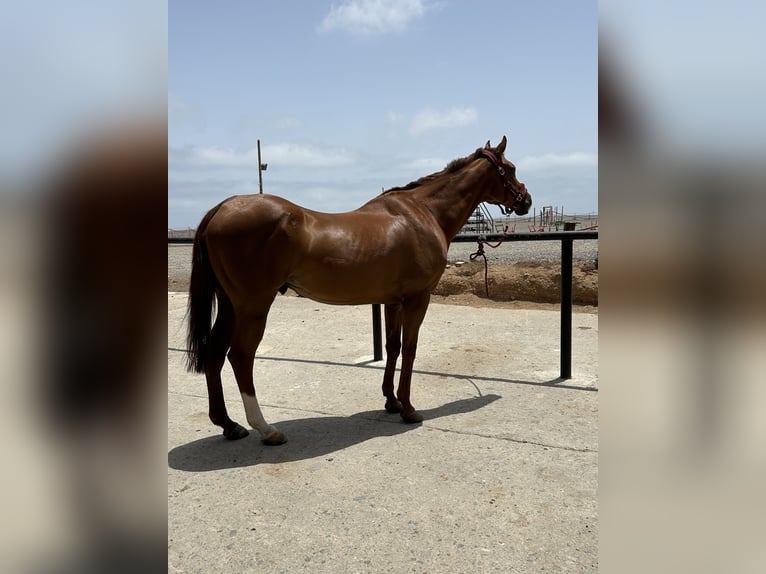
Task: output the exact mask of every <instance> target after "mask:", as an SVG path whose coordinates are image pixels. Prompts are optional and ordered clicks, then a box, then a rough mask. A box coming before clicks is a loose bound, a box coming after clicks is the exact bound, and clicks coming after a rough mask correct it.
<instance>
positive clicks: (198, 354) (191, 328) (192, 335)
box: [186, 203, 222, 373]
mask: <svg viewBox="0 0 766 574" xmlns="http://www.w3.org/2000/svg"><path fill="white" fill-rule="evenodd" d="M221 205H222V203H219V204H218V205H216V206H215V207H214V208H213V209H211V210H210V211H208V212H207V213H206V214H205V217H203V218H202V221H201V222H200V224H199V227H197V232H196V233H195V234H194V246H193V247H192V268H191V280H190V283H189V303H188V309H187V316H188V330H187V333H186V370H187V371H190V372H194V373H204V372H205V366H206V364H207V347H208V342H209V337H210V330H211V323H212V320H213V319H212V316H213V304H214V300H215V289H216V286H217V285H218V280H217V279H216V277H215V273H214V272H213V267H212V266H211V265H210V257H209V256H208V252H207V243H206V241H205V231H206V229H207V226H208V224H209V223H210V220H211V219H213V216H214V215H215V214H216V213H217V212H218V209H219V208H220V207H221Z"/></svg>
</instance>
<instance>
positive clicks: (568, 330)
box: [168, 231, 598, 379]
mask: <svg viewBox="0 0 766 574" xmlns="http://www.w3.org/2000/svg"><path fill="white" fill-rule="evenodd" d="M479 238H481V239H483V240H485V241H500V240H501V239H502V240H503V241H561V373H560V378H561V379H571V378H572V251H573V245H574V242H575V241H577V240H584V239H586V240H587V239H598V231H542V232H535V233H508V234H506V235H503V234H502V233H496V234H489V235H466V234H464V235H458V236H457V237H455V238H454V239H453V242H470V241H477V240H478V239H479ZM168 243H192V239H191V238H181V237H168ZM382 331H383V322H382V321H381V308H380V304H375V305H373V306H372V347H373V360H375V361H380V360H382V359H383V335H382Z"/></svg>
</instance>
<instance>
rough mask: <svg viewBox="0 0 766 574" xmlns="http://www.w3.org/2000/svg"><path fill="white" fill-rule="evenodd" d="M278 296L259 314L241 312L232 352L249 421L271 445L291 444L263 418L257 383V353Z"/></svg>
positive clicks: (260, 310)
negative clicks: (254, 370)
mask: <svg viewBox="0 0 766 574" xmlns="http://www.w3.org/2000/svg"><path fill="white" fill-rule="evenodd" d="M274 296H276V292H275V293H274V295H272V297H271V299H269V300H268V303H267V304H266V305H263V306H259V308H258V310H257V311H247V312H241V311H238V312H237V313H238V314H237V322H236V326H235V330H234V337H233V339H232V341H231V349H229V363H231V366H232V369H234V376H235V377H236V379H237V385H238V386H239V392H240V393H241V395H242V402H243V403H244V406H245V414H246V415H247V422H248V423H250V426H252V427H253V428H254V429H256V430H257V431H258V432H259V433H260V435H261V440H262V442H263V443H264V444H268V445H276V444H282V443H284V442H287V437H286V436H285V435H284V434H283V433H281V432H280V431H278V430H277V429H275V428H274V427H273V426H271V425H270V424H268V423H267V422H266V419H264V418H263V413H261V407H260V405H259V404H258V398H257V397H256V396H255V385H254V384H253V363H254V361H255V351H256V350H257V349H258V345H259V344H260V342H261V339H263V333H264V331H265V329H266V315H267V314H268V311H269V307H270V306H271V302H272V301H273V300H274Z"/></svg>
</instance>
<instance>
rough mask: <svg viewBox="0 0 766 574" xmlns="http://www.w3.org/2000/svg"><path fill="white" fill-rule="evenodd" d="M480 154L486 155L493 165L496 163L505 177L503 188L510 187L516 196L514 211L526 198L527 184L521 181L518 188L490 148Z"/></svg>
mask: <svg viewBox="0 0 766 574" xmlns="http://www.w3.org/2000/svg"><path fill="white" fill-rule="evenodd" d="M480 154H481V155H482V156H484V157H486V158H487V159H488V160H489V161H490V162H491V163H492V165H494V166H495V167H496V168H497V173H499V174H500V177H502V178H503V188H505V189H508V190H509V191H510V192H511V194H512V195H513V197H514V198H515V199H514V202H513V207H512V208H511V211H513V209H514V208H515V207H516V206H517V205H518V204H520V203H521V202H522V201H523V200H524V197H525V196H526V195H527V186H526V185H524V184H523V183H521V182H519V183H520V187H519V188H518V189H517V188H516V187H515V186H514V185H513V183H511V180H510V179H508V178H507V177H506V176H505V168H503V165H502V164H501V163H500V161H499V160H498V159H497V156H496V155H495V154H494V153H492V152H491V151H489V150H488V149H483V150H481V152H480Z"/></svg>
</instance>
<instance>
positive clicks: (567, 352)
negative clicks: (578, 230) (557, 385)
mask: <svg viewBox="0 0 766 574" xmlns="http://www.w3.org/2000/svg"><path fill="white" fill-rule="evenodd" d="M573 243H574V241H573V240H571V239H562V240H561V378H562V379H571V378H572V244H573Z"/></svg>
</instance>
